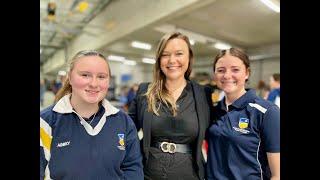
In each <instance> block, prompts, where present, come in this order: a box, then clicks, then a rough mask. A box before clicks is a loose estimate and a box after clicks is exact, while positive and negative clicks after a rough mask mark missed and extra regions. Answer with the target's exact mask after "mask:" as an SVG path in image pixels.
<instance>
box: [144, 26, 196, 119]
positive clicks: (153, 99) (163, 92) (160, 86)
mask: <svg viewBox="0 0 320 180" xmlns="http://www.w3.org/2000/svg"><path fill="white" fill-rule="evenodd" d="M171 39H182V40H184V41H185V42H186V43H187V45H188V49H189V64H188V69H187V71H186V72H185V74H184V78H185V79H187V80H188V79H189V76H190V74H191V71H192V64H193V51H192V49H191V45H190V42H189V38H188V37H187V36H186V35H184V34H182V33H180V32H172V33H168V34H166V35H164V36H163V37H162V38H161V41H160V43H159V45H158V48H157V52H156V63H155V65H154V67H153V82H152V83H151V84H150V85H149V87H148V90H147V92H146V94H145V95H146V96H147V100H148V111H149V112H153V113H154V114H156V115H157V116H159V113H158V110H159V108H160V104H161V102H163V103H164V104H165V105H166V106H167V107H169V108H171V111H172V114H173V116H175V115H176V114H177V106H176V103H175V101H174V100H173V98H172V97H171V96H170V94H169V92H168V90H167V88H166V87H165V81H166V76H165V74H164V73H163V72H162V70H161V67H160V60H161V55H162V53H163V51H164V48H165V47H166V45H167V43H168V41H169V40H171Z"/></svg>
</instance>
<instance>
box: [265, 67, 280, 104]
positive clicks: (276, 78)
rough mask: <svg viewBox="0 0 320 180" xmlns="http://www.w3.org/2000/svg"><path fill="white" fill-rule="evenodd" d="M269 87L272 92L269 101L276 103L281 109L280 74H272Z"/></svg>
mask: <svg viewBox="0 0 320 180" xmlns="http://www.w3.org/2000/svg"><path fill="white" fill-rule="evenodd" d="M269 85H270V88H271V91H270V93H269V95H268V98H267V100H268V101H271V102H273V103H275V104H276V105H277V106H278V107H279V108H280V73H275V74H272V76H271V77H270V80H269Z"/></svg>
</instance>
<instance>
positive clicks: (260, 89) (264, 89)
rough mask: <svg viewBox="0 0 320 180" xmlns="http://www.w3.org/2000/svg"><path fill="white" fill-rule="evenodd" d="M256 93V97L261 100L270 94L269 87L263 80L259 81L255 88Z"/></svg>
mask: <svg viewBox="0 0 320 180" xmlns="http://www.w3.org/2000/svg"><path fill="white" fill-rule="evenodd" d="M256 91H257V96H259V97H261V98H263V99H267V98H268V95H269V92H270V87H269V86H268V85H267V84H266V83H265V82H264V81H263V80H260V81H259V82H258V85H257V87H256Z"/></svg>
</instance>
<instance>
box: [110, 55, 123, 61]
mask: <svg viewBox="0 0 320 180" xmlns="http://www.w3.org/2000/svg"><path fill="white" fill-rule="evenodd" d="M107 59H108V60H110V61H118V62H123V61H124V59H125V58H124V57H122V56H116V55H109V56H108V58H107Z"/></svg>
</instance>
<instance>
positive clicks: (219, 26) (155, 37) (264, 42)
mask: <svg viewBox="0 0 320 180" xmlns="http://www.w3.org/2000/svg"><path fill="white" fill-rule="evenodd" d="M120 1H121V0H87V1H86V2H87V3H88V8H87V9H86V10H85V11H83V12H80V11H79V3H80V2H82V1H79V0H56V1H55V2H56V5H57V8H56V20H55V21H49V20H48V19H47V4H48V2H49V1H48V0H41V1H40V4H41V6H40V14H41V15H40V30H41V33H40V40H41V42H40V48H41V50H40V51H41V53H40V62H41V64H44V63H46V61H48V59H50V58H51V57H53V55H54V54H55V53H56V52H58V50H66V51H67V48H68V45H69V44H70V43H72V42H73V40H74V39H76V38H77V37H78V36H80V35H83V34H87V36H89V37H90V36H91V37H93V38H94V37H95V38H97V37H100V35H101V34H104V33H107V32H110V31H112V29H116V28H117V26H121V22H117V21H95V18H96V16H98V15H99V13H106V12H104V11H107V10H109V11H108V12H110V14H108V16H110V17H112V13H113V11H112V10H111V9H110V8H112V7H113V6H116V5H117V4H119V3H120ZM273 1H277V2H278V3H279V4H280V0H273ZM132 9H137V11H141V9H138V7H132ZM122 15H123V16H126V17H127V18H131V17H132V18H133V19H134V15H135V13H134V10H132V11H123V12H122ZM113 18H114V17H113ZM96 19H98V17H97V18H96ZM100 19H101V17H100ZM115 19H116V18H115ZM90 21H94V22H95V24H94V25H93V23H90ZM97 22H99V23H97ZM173 29H175V30H179V31H181V32H184V33H185V34H187V35H188V36H189V38H190V39H194V40H195V41H196V43H195V44H194V45H193V50H194V52H195V56H196V57H213V56H214V55H215V54H216V53H217V52H218V51H219V50H218V49H216V48H214V47H213V44H214V43H215V42H225V43H228V44H230V45H232V46H236V47H241V48H243V49H247V50H250V49H257V48H261V47H269V46H274V45H275V46H277V47H279V46H278V45H279V44H280V13H276V12H274V11H272V10H271V9H269V8H268V7H267V6H265V5H264V4H263V3H262V2H261V1H260V0H203V1H199V2H197V3H196V4H194V5H193V6H191V7H187V8H184V9H183V10H181V11H176V12H173V13H170V14H169V15H167V16H165V17H162V18H159V19H158V20H156V21H153V22H152V23H149V24H147V25H145V26H143V27H141V28H137V29H136V30H134V31H132V32H130V33H127V34H124V35H122V36H120V35H119V37H117V38H115V39H113V40H112V41H109V42H107V41H106V42H107V43H105V44H101V45H99V46H98V47H97V49H98V50H100V51H102V52H103V53H104V54H105V55H109V54H114V55H120V56H124V57H126V58H127V59H133V60H136V61H137V62H138V63H141V60H140V59H141V58H142V57H150V58H152V57H154V55H155V49H156V47H157V44H158V42H159V40H160V38H161V37H162V36H163V35H164V32H166V31H172V30H173ZM120 33H121V32H119V34H120ZM134 40H137V41H142V42H146V43H150V44H151V45H152V49H151V50H142V49H137V48H133V47H131V46H130V43H131V42H132V41H134Z"/></svg>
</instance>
